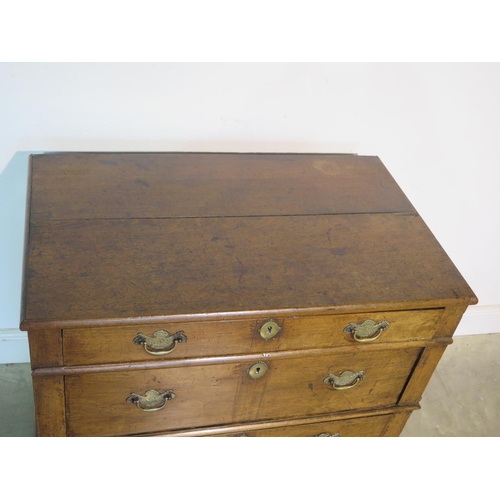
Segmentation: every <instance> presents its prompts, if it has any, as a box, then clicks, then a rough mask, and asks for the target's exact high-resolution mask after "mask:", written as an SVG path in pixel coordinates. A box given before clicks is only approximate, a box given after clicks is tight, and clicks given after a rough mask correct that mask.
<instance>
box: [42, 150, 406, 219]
mask: <svg viewBox="0 0 500 500" xmlns="http://www.w3.org/2000/svg"><path fill="white" fill-rule="evenodd" d="M32 186H33V187H32V218H33V220H35V221H38V222H40V221H43V220H68V219H102V218H119V219H121V218H127V219H133V218H158V217H228V216H233V217H234V216H256V215H299V214H334V213H360V212H414V211H415V210H414V208H413V206H412V205H411V203H410V202H409V201H408V199H407V198H406V196H405V195H404V194H403V192H402V191H401V189H399V187H398V186H397V184H396V182H395V181H394V179H393V178H392V177H391V175H390V174H389V173H388V171H387V170H386V168H385V167H384V165H383V164H382V162H381V161H380V160H379V159H378V158H377V157H358V156H356V155H321V154H319V155H318V154H236V153H234V154H233V153H226V154H217V153H209V154H197V153H163V154H162V153H156V154H152V153H133V154H130V153H126V154H119V153H106V154H104V153H100V154H93V153H90V154H89V153H62V154H44V155H34V157H33V183H32Z"/></svg>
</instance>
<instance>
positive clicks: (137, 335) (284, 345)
mask: <svg viewBox="0 0 500 500" xmlns="http://www.w3.org/2000/svg"><path fill="white" fill-rule="evenodd" d="M442 313H443V309H428V310H414V311H387V312H373V313H357V314H345V315H325V316H302V317H287V318H272V320H273V322H272V323H270V322H269V321H268V320H266V319H258V320H257V319H241V320H232V321H210V322H188V323H170V324H157V325H143V326H140V325H139V326H123V327H103V328H82V329H70V330H64V332H63V355H64V364H65V365H89V364H98V363H119V362H131V361H152V360H155V359H162V360H163V359H165V360H166V359H183V358H193V357H206V356H225V355H232V354H258V353H262V352H273V351H288V350H298V349H316V348H318V349H319V348H327V347H337V346H339V347H342V346H349V345H350V346H352V345H356V344H357V345H359V344H361V343H366V342H372V343H391V342H404V341H409V340H416V341H418V340H428V339H431V338H432V337H433V335H434V332H435V331H436V325H437V323H438V321H439V319H440V318H441V315H442ZM276 331H277V333H276Z"/></svg>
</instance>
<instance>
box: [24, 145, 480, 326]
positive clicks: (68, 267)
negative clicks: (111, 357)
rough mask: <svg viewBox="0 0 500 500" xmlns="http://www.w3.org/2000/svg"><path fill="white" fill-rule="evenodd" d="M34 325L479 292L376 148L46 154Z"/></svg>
mask: <svg viewBox="0 0 500 500" xmlns="http://www.w3.org/2000/svg"><path fill="white" fill-rule="evenodd" d="M28 214H29V224H28V236H27V242H26V256H25V277H24V297H23V308H22V323H21V327H22V328H23V329H33V328H35V329H37V328H45V327H55V328H64V327H68V326H72V327H76V326H90V325H94V326H97V325H108V324H109V325H113V324H116V325H118V324H124V323H134V322H135V323H145V322H150V323H154V322H157V321H159V320H169V321H182V320H186V319H189V320H190V319H215V318H217V319H221V318H227V319H229V318H233V317H238V316H242V317H245V316H250V315H253V316H256V315H257V316H258V315H262V316H266V315H267V316H269V315H272V314H273V313H278V312H279V313H286V314H291V313H293V314H297V315H301V314H303V313H304V314H310V313H311V312H313V313H324V314H328V313H329V312H330V311H335V312H336V313H338V312H339V311H342V310H346V311H349V310H363V309H366V310H369V309H374V310H375V309H377V310H383V309H384V308H385V309H395V308H397V307H400V308H418V307H432V306H442V305H443V304H446V303H453V302H461V303H467V304H473V303H476V301H477V299H476V297H475V296H474V293H473V292H472V290H471V289H470V288H469V286H468V285H467V283H466V282H465V281H464V279H463V278H462V276H461V275H460V273H459V272H458V271H457V269H456V268H455V266H454V265H453V263H452V262H451V261H450V259H449V258H448V257H447V255H446V253H445V252H444V251H443V249H442V248H441V246H440V245H439V243H438V242H437V241H436V239H435V238H434V236H433V235H432V233H431V232H430V231H429V229H428V228H427V226H426V225H425V223H424V222H423V221H422V219H421V218H420V216H419V215H418V213H417V212H416V210H415V209H414V207H413V206H412V205H411V204H410V202H409V201H408V199H407V198H406V196H405V195H404V194H403V192H402V191H401V190H400V189H399V187H398V186H397V184H396V183H395V181H394V179H393V178H392V177H391V175H390V174H389V173H388V172H387V170H386V168H385V167H384V166H383V164H382V163H381V161H380V160H379V159H378V158H376V157H361V156H356V155H316V154H214V153H60V154H44V155H34V156H32V161H31V187H30V190H29V210H28Z"/></svg>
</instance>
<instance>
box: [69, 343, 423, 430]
mask: <svg viewBox="0 0 500 500" xmlns="http://www.w3.org/2000/svg"><path fill="white" fill-rule="evenodd" d="M419 353H420V349H419V348H415V349H391V350H387V351H385V350H384V351H373V350H370V349H364V350H363V351H362V352H352V353H348V354H346V353H342V354H338V353H337V354H331V353H328V354H327V353H320V354H318V355H316V356H304V357H301V356H289V357H270V358H263V359H262V360H261V361H258V360H256V361H253V362H252V361H250V362H249V361H245V362H230V363H219V364H203V365H192V366H182V367H173V368H161V369H148V370H144V369H138V370H132V369H130V370H127V371H113V372H102V373H85V374H81V375H68V376H66V381H65V387H66V406H67V426H68V435H74V436H75V435H79V436H85V435H126V434H140V433H149V432H160V431H167V430H175V429H189V428H194V427H204V426H213V425H225V424H231V423H239V422H255V421H259V420H272V419H276V418H299V417H303V416H309V415H321V414H326V413H336V412H342V411H348V410H357V409H367V408H375V407H382V406H389V405H394V404H396V403H397V401H398V398H399V395H400V394H401V392H402V390H403V388H404V386H405V384H406V381H407V380H408V377H409V375H410V373H411V371H412V368H413V366H414V364H415V362H416V360H417V358H418V356H419ZM262 363H264V364H262ZM252 376H253V377H256V378H252ZM148 391H151V392H148ZM160 407H161V409H159V408H160Z"/></svg>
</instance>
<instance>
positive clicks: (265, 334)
mask: <svg viewBox="0 0 500 500" xmlns="http://www.w3.org/2000/svg"><path fill="white" fill-rule="evenodd" d="M280 331H281V326H280V325H278V323H276V321H274V320H273V319H270V320H269V321H266V322H265V323H264V324H263V325H262V326H261V327H260V328H259V333H260V336H261V337H262V338H263V339H264V340H269V339H272V338H273V337H275V336H276V335H278V333H279V332H280Z"/></svg>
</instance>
